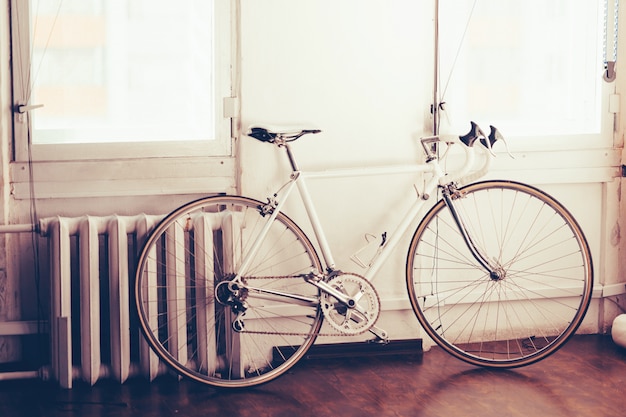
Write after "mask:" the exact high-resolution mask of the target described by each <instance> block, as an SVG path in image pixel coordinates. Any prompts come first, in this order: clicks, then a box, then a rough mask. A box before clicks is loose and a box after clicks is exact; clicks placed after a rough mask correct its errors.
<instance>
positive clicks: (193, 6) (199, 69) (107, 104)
mask: <svg viewBox="0 0 626 417" xmlns="http://www.w3.org/2000/svg"><path fill="white" fill-rule="evenodd" d="M30 10H31V27H32V29H31V30H32V39H33V59H32V65H31V71H32V75H31V76H32V80H33V93H32V98H31V100H30V102H31V103H37V104H44V107H43V108H42V109H39V110H37V111H36V113H35V115H34V117H33V142H34V143H91V142H116V141H159V140H167V141H171V140H206V139H214V138H215V136H216V132H215V127H214V124H215V123H214V120H215V106H214V104H215V98H214V82H213V81H214V80H213V78H214V77H213V74H214V70H213V49H214V43H213V38H214V37H213V2H212V1H202V0H196V1H194V0H181V1H178V2H176V3H175V4H174V3H172V2H171V1H169V0H151V1H145V0H143V1H141V0H90V1H84V0H73V1H69V0H63V1H60V0H58V1H43V0H31V6H30Z"/></svg>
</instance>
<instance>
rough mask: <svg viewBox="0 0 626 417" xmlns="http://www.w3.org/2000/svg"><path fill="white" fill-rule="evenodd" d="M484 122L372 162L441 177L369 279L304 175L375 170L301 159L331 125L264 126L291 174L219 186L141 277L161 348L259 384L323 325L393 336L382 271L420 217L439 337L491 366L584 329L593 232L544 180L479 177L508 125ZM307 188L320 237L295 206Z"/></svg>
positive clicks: (196, 371) (419, 259)
mask: <svg viewBox="0 0 626 417" xmlns="http://www.w3.org/2000/svg"><path fill="white" fill-rule="evenodd" d="M471 126H472V127H471V130H470V132H469V133H468V134H466V135H463V136H430V137H426V138H422V139H421V143H422V148H423V150H424V155H425V161H424V162H423V163H421V164H416V165H415V166H412V167H408V168H407V167H381V168H368V172H369V173H370V174H371V173H378V172H380V173H394V172H407V171H411V172H415V173H416V174H418V175H422V176H423V177H424V178H428V180H427V181H426V182H425V186H424V189H423V190H422V192H421V193H419V195H418V196H417V197H416V200H415V202H414V203H413V206H412V207H411V208H410V209H409V210H408V212H407V213H406V214H405V215H404V217H403V218H402V219H401V220H400V222H399V224H398V226H397V227H396V230H395V231H394V232H393V233H391V234H389V235H387V234H386V233H385V234H383V235H382V239H381V243H380V244H379V246H378V248H377V250H376V253H375V257H374V259H373V260H372V261H371V263H370V264H368V266H369V268H368V269H367V271H366V272H365V273H364V274H363V275H361V274H356V273H352V272H347V271H343V270H341V269H338V268H337V266H336V265H335V261H334V259H333V255H332V252H331V249H330V247H329V244H328V241H327V239H326V237H325V234H324V231H323V228H322V226H321V224H320V220H319V219H318V216H317V214H316V211H315V208H314V205H313V201H312V198H311V196H310V194H309V192H308V189H307V187H306V181H305V179H307V178H323V177H332V176H342V175H346V174H347V173H350V172H352V173H353V174H355V175H359V174H360V173H361V172H360V171H358V170H357V169H353V170H352V171H350V170H340V171H337V172H335V171H324V172H305V171H301V170H300V168H299V167H298V164H297V162H296V159H295V156H294V154H293V152H292V149H291V143H292V142H293V141H295V140H296V139H298V138H300V137H302V136H304V135H307V134H316V133H319V132H320V131H319V130H317V129H299V128H298V129H289V128H272V127H267V126H266V127H263V126H254V127H252V128H251V129H250V130H249V131H248V133H247V134H248V136H250V137H252V138H255V139H257V140H259V141H261V142H265V143H268V144H273V145H275V146H277V147H278V148H280V149H282V150H284V151H285V154H286V156H287V158H288V161H289V166H290V167H291V174H290V176H289V178H288V179H286V180H285V183H284V184H283V185H282V186H281V187H280V188H279V189H278V191H277V192H276V193H274V194H273V195H271V196H270V197H269V198H268V199H267V201H266V202H262V201H259V200H255V199H251V198H247V197H242V196H230V195H219V196H209V197H205V198H201V199H199V200H196V201H193V202H190V203H187V204H185V205H183V206H182V207H180V208H178V209H176V210H174V211H173V212H171V213H170V214H169V215H168V216H166V217H165V218H164V219H163V220H162V221H161V222H160V223H159V224H158V225H157V226H156V227H155V228H154V230H153V231H152V233H151V234H150V236H149V237H148V238H147V240H146V242H145V245H144V246H143V250H142V251H141V254H140V257H139V261H138V267H137V273H136V282H135V302H136V309H137V312H138V316H139V322H140V325H141V328H142V330H143V333H144V335H145V337H146V339H147V340H148V343H149V344H150V346H151V347H152V349H153V350H154V351H155V352H156V354H157V355H158V356H159V357H160V358H161V360H163V361H164V362H165V363H166V364H168V365H169V366H170V367H172V368H173V369H174V370H175V371H176V372H178V373H179V374H181V375H183V376H186V377H188V378H191V379H193V380H196V381H199V382H202V383H206V384H209V385H213V386H217V387H247V386H253V385H258V384H261V383H265V382H268V381H270V380H272V379H274V378H276V377H278V376H280V375H282V374H284V373H285V372H286V371H287V370H288V369H290V368H291V367H292V366H293V365H295V364H296V363H297V362H298V360H300V359H301V358H302V357H303V356H304V355H305V353H306V352H307V350H308V349H309V348H310V347H311V346H312V345H313V343H314V342H315V340H316V337H317V336H318V335H320V334H326V333H324V332H330V333H328V334H345V335H357V334H361V333H364V332H367V331H369V332H370V333H372V334H373V335H374V336H375V339H374V340H376V341H381V342H383V343H384V342H385V341H387V340H388V339H387V332H386V331H385V330H383V329H381V328H379V327H377V326H376V322H377V319H378V317H379V315H380V311H381V307H380V299H379V296H378V294H377V292H376V290H375V288H374V286H373V284H372V283H371V280H372V279H373V277H374V276H375V274H376V273H377V271H378V270H379V269H380V267H381V265H382V264H383V263H384V262H385V261H386V260H387V258H388V256H389V253H390V252H391V251H392V250H393V249H394V247H396V246H397V245H398V242H399V240H400V238H401V237H402V235H403V234H404V233H405V232H407V233H408V229H409V228H410V227H411V225H412V224H413V225H414V224H416V223H417V222H419V225H418V226H417V228H416V229H415V231H414V233H413V236H412V238H411V240H410V244H409V247H408V253H407V260H406V285H407V291H408V298H409V300H410V304H411V307H412V309H413V310H414V312H415V314H416V316H417V319H418V321H419V323H420V324H421V326H422V327H423V329H424V331H425V332H426V334H427V335H428V336H429V337H430V338H432V339H433V340H434V341H435V342H436V343H437V344H438V345H439V346H441V347H442V348H443V349H444V350H445V351H447V352H449V353H450V354H452V355H454V356H456V357H458V358H459V359H461V360H464V361H466V362H469V363H471V364H473V365H478V366H488V367H495V368H512V367H519V366H525V365H529V364H531V363H535V362H537V361H539V360H541V359H543V358H545V357H547V356H548V355H550V354H552V353H554V352H555V351H556V350H557V349H559V348H560V347H561V346H562V345H563V344H564V343H565V342H566V341H567V339H568V338H569V337H570V336H571V335H573V334H574V333H575V331H576V329H577V328H578V326H579V325H580V323H581V322H582V320H583V318H584V315H585V312H586V310H587V307H588V305H589V302H590V299H591V291H592V287H593V271H592V260H591V254H590V251H589V247H588V244H587V241H586V239H585V236H584V234H583V232H582V230H581V228H580V227H579V225H578V223H577V222H576V220H575V219H574V218H573V216H572V215H571V214H570V213H569V212H568V211H567V210H566V209H565V208H564V207H563V206H562V205H561V204H560V203H559V202H557V201H556V200H555V199H554V198H552V197H551V196H549V195H548V194H546V193H544V192H543V191H540V190H539V189H537V188H535V187H533V186H530V185H525V184H522V183H519V182H513V181H500V180H497V181H496V180H494V181H482V182H474V181H475V180H477V179H478V178H480V177H482V176H483V175H484V174H485V173H486V172H487V171H488V169H489V166H490V164H491V161H492V159H493V157H494V156H495V154H494V153H493V150H492V147H493V145H495V144H496V143H497V142H500V141H501V140H502V141H503V137H502V135H501V134H500V132H498V130H497V129H496V128H494V127H493V126H492V127H491V131H490V133H489V134H488V135H486V134H485V133H484V132H483V131H482V130H481V129H480V128H479V127H478V126H477V125H476V124H475V123H473V122H472V123H471ZM505 144H506V143H505ZM452 148H461V149H463V151H464V152H463V156H464V158H465V163H464V165H463V166H462V167H461V168H460V169H458V170H455V172H452V173H447V172H445V171H444V169H443V167H442V161H444V160H446V159H447V158H448V152H449V150H450V149H452ZM507 151H508V149H507ZM465 184H469V185H465ZM296 188H297V189H298V191H299V194H300V198H301V201H302V203H303V205H304V208H305V209H306V214H307V217H308V219H309V221H310V227H311V228H312V230H313V231H314V235H315V242H316V244H317V247H316V246H315V245H314V244H313V240H311V239H309V237H308V236H307V235H306V234H305V233H304V232H303V230H302V229H301V228H300V227H299V226H298V225H297V224H296V223H295V222H294V221H293V220H291V218H290V217H288V216H287V215H286V214H285V213H283V208H284V207H285V203H286V201H288V199H289V198H288V197H290V196H292V191H293V190H294V189H296ZM435 194H439V195H440V197H437V199H435V198H434V197H433V196H434V195H435ZM435 200H437V201H436V202H434V204H433V201H435ZM426 210H428V211H426ZM424 211H426V214H425V215H423V217H422V218H421V220H420V214H421V213H423V212H424ZM377 245H378V243H377ZM318 250H319V252H320V253H321V255H322V256H321V258H320V256H319V255H318ZM323 322H325V323H328V325H327V326H326V327H325V328H328V330H324V332H322V323H323Z"/></svg>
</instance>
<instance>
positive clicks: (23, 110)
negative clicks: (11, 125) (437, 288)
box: [15, 104, 43, 114]
mask: <svg viewBox="0 0 626 417" xmlns="http://www.w3.org/2000/svg"><path fill="white" fill-rule="evenodd" d="M15 107H16V110H17V112H18V113H20V114H24V113H26V112H27V111H31V110H35V109H38V108H40V107H43V104H29V105H26V104H22V105H18V106H15Z"/></svg>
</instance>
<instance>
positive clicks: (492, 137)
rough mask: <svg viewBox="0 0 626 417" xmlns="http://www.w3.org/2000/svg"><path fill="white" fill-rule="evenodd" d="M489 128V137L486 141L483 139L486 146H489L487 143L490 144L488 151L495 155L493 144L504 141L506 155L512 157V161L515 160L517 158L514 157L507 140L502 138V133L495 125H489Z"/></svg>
mask: <svg viewBox="0 0 626 417" xmlns="http://www.w3.org/2000/svg"><path fill="white" fill-rule="evenodd" d="M489 128H490V129H491V130H490V132H489V136H487V138H486V139H481V142H483V144H485V146H487V145H486V144H487V143H488V144H489V146H488V149H489V151H490V152H491V154H492V155H494V154H493V151H491V148H492V147H493V144H494V143H496V142H497V141H502V143H503V144H504V149H505V150H506V153H507V154H508V155H509V156H510V157H511V159H515V156H513V154H512V153H511V151H509V144H508V143H507V142H506V139H504V136H502V133H500V131H499V130H498V128H497V127H495V126H493V125H489ZM494 156H495V155H494Z"/></svg>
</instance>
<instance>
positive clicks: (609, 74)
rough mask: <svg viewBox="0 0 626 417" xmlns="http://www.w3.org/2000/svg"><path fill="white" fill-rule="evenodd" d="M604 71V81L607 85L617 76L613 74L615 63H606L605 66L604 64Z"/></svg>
mask: <svg viewBox="0 0 626 417" xmlns="http://www.w3.org/2000/svg"><path fill="white" fill-rule="evenodd" d="M604 69H605V71H604V76H603V78H604V81H606V82H607V83H610V82H613V81H615V78H616V76H617V74H616V73H615V61H607V62H606V64H604Z"/></svg>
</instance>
